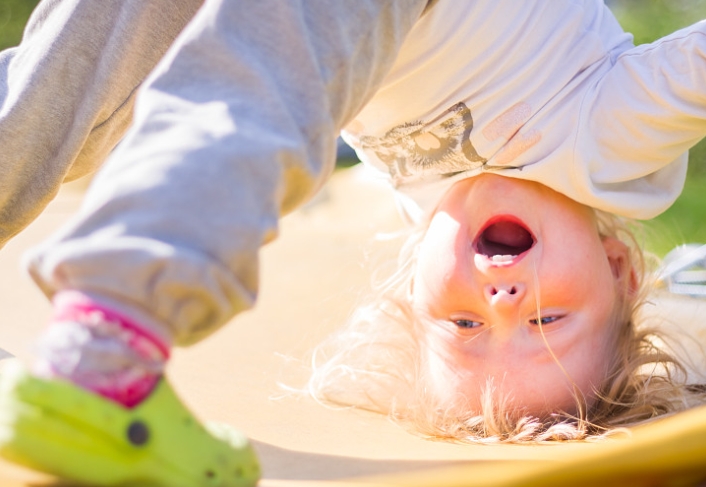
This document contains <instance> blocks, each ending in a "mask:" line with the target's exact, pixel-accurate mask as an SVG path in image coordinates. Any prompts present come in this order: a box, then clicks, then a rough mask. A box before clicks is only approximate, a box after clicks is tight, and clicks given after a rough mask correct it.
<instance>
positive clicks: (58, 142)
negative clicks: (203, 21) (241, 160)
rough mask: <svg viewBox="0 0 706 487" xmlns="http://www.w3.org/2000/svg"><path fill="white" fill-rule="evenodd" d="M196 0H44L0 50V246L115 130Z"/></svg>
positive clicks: (110, 143) (96, 159)
mask: <svg viewBox="0 0 706 487" xmlns="http://www.w3.org/2000/svg"><path fill="white" fill-rule="evenodd" d="M201 3H202V0H178V1H173V0H150V1H142V0H108V1H101V2H96V1H94V0H44V1H43V2H41V3H40V4H39V5H38V6H37V8H36V10H35V11H34V12H33V14H32V17H31V18H30V20H29V22H28V24H27V28H26V30H25V33H24V37H23V39H22V43H21V44H20V45H19V46H18V47H16V48H12V49H8V50H6V51H3V52H2V53H0V107H1V108H0V247H2V245H3V244H5V243H6V242H7V240H9V239H10V238H11V237H12V236H13V235H15V234H16V233H18V232H19V231H21V230H22V229H23V228H24V227H25V226H27V225H28V224H29V223H30V222H31V221H32V220H33V219H34V218H36V217H37V216H38V214H39V213H40V212H41V211H42V209H43V208H44V207H45V206H46V205H47V204H48V203H49V201H50V200H51V199H52V198H53V197H54V195H55V194H56V192H57V191H58V188H59V185H60V184H61V183H62V182H63V181H68V180H71V179H76V178H78V177H80V176H83V175H85V174H88V173H90V172H92V171H93V170H94V169H95V168H96V167H97V166H98V165H100V164H101V163H102V162H103V160H104V159H105V158H106V157H107V155H108V153H109V152H110V151H111V150H112V149H113V147H114V146H115V145H116V144H117V142H118V140H120V138H121V137H122V136H123V134H124V133H125V130H126V129H127V126H128V124H129V123H130V121H131V117H132V107H133V102H134V95H135V90H136V88H137V87H138V86H139V85H140V83H142V81H143V80H144V78H145V77H146V76H147V74H148V73H149V72H150V71H151V70H152V68H153V67H154V66H155V64H156V63H157V62H158V61H159V59H160V58H161V57H162V56H163V55H164V53H165V52H166V50H167V48H168V47H169V46H170V45H171V44H172V42H173V41H174V38H175V37H176V36H177V34H178V33H179V32H180V31H181V30H182V29H183V28H184V26H185V25H186V24H187V22H188V21H189V20H190V19H191V17H193V15H194V13H195V12H196V11H197V9H198V8H199V6H200V5H201Z"/></svg>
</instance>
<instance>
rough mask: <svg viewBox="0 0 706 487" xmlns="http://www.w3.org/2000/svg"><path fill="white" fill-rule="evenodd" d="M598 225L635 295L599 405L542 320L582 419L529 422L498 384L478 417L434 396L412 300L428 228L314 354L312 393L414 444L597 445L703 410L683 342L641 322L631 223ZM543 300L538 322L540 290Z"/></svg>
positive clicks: (643, 261) (619, 306)
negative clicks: (420, 440) (394, 429)
mask: <svg viewBox="0 0 706 487" xmlns="http://www.w3.org/2000/svg"><path fill="white" fill-rule="evenodd" d="M596 218H597V222H598V229H599V234H600V236H601V237H602V238H607V237H613V238H618V239H619V240H620V241H622V242H623V243H625V244H626V245H627V246H628V248H629V251H630V252H629V263H628V264H629V265H630V266H631V267H632V268H633V269H634V270H635V274H636V276H637V278H638V290H636V291H635V292H627V293H625V296H619V297H618V298H619V299H617V301H616V306H615V309H614V310H613V313H612V317H613V318H612V320H613V323H612V326H613V332H614V334H613V336H614V342H615V343H614V344H613V345H614V346H613V349H614V352H613V354H612V361H611V362H610V363H609V364H608V367H607V369H606V370H607V374H606V377H605V380H604V381H603V383H602V384H600V385H599V386H598V387H596V389H595V390H593V391H591V392H592V394H593V396H595V397H594V399H593V400H592V401H591V403H590V404H588V403H587V401H586V397H585V396H584V393H582V392H581V391H580V390H579V388H578V386H577V385H576V383H575V382H574V381H573V380H572V378H571V377H570V376H569V374H568V373H567V372H566V370H565V369H564V367H563V366H562V364H561V363H560V361H559V360H557V357H556V355H555V354H554V352H553V351H552V349H551V347H550V346H549V343H548V341H547V339H546V337H545V335H544V330H543V328H542V325H541V320H539V323H540V331H541V334H542V338H543V340H544V343H545V345H546V347H547V350H548V351H549V353H551V355H552V358H553V360H554V361H555V362H556V363H557V366H559V367H561V369H562V372H563V374H564V375H565V376H566V378H567V380H569V382H570V383H571V384H572V385H573V390H574V396H575V400H576V404H577V412H576V414H571V413H570V412H566V411H555V412H552V413H551V414H549V415H548V417H547V418H544V419H540V418H536V417H532V416H527V415H523V414H522V412H521V411H517V410H513V408H511V407H509V406H508V404H509V403H508V399H509V398H508V397H506V396H502V395H501V394H499V392H498V388H497V387H496V384H495V383H494V382H493V381H492V380H488V381H487V382H486V383H485V384H484V385H479V387H482V393H481V406H480V409H481V411H472V410H471V409H470V408H469V407H468V405H466V404H465V403H464V399H463V398H462V397H461V398H455V400H453V401H443V400H441V399H439V398H438V397H435V396H434V395H433V394H431V393H430V392H429V390H428V388H427V387H426V386H425V383H426V382H425V381H426V377H425V374H426V373H425V372H424V371H423V363H422V362H423V358H422V346H423V345H422V343H421V339H420V336H419V330H420V329H421V328H420V327H421V326H422V322H423V320H424V319H425V318H423V317H421V316H416V315H415V313H414V312H413V309H412V305H411V296H410V290H411V289H412V286H413V275H414V272H415V266H416V249H417V246H418V244H419V242H420V241H421V240H422V238H423V236H424V232H425V228H423V227H422V228H417V229H415V230H414V231H412V232H410V234H409V236H408V238H407V240H406V242H405V243H404V244H403V245H402V246H401V251H400V254H399V260H398V262H397V264H398V265H397V269H396V270H395V271H394V272H392V273H391V275H390V277H388V278H387V279H386V280H384V281H380V282H376V283H375V284H374V285H373V290H372V295H371V296H369V298H368V299H367V301H365V304H362V305H360V306H358V307H357V308H356V309H355V310H354V312H353V313H352V314H351V316H350V318H349V319H348V322H347V323H346V324H345V326H343V327H342V328H341V329H339V330H338V331H336V332H335V333H334V334H332V335H331V336H330V337H329V338H328V339H327V340H326V341H325V342H323V343H322V344H321V345H319V346H318V347H317V349H316V351H315V352H314V354H313V358H312V362H311V369H312V370H311V376H310V379H309V381H308V384H307V387H306V393H307V394H309V395H310V396H311V397H313V398H314V399H315V400H316V401H318V402H320V403H321V404H324V405H327V406H329V407H356V408H360V409H365V410H369V411H374V412H377V413H381V414H386V415H388V416H389V417H390V418H391V419H392V420H393V421H395V422H397V423H399V424H400V425H401V426H402V427H404V428H405V429H407V430H408V431H410V432H411V433H414V434H417V435H421V436H424V437H427V438H435V439H443V440H447V441H452V442H465V443H524V442H542V441H567V440H581V439H583V440H586V439H588V440H595V439H600V438H604V437H606V436H610V435H614V434H617V433H622V432H624V431H625V429H624V427H627V426H633V425H636V424H641V423H644V422H646V421H649V420H651V419H654V418H657V417H659V416H662V415H665V414H671V413H675V412H678V411H682V410H684V409H687V408H689V407H693V406H694V405H696V404H699V403H703V402H704V401H705V399H706V387H705V386H704V385H703V382H704V381H703V380H702V381H701V382H699V383H695V384H693V383H690V382H689V380H688V378H687V373H686V367H685V365H684V364H685V360H686V359H685V358H683V356H682V354H680V353H679V351H678V347H677V346H675V345H674V344H675V343H678V342H677V341H676V340H672V339H670V338H669V335H668V334H667V332H666V331H664V330H663V329H661V327H660V326H659V325H660V324H659V323H658V324H657V326H652V325H650V323H649V322H648V320H644V319H643V320H642V321H641V322H637V321H636V320H637V318H638V317H639V311H640V310H641V308H642V307H643V306H644V304H645V303H646V302H648V296H649V295H650V292H652V291H653V290H654V287H653V284H652V282H653V281H652V280H651V278H652V274H651V272H650V271H648V269H647V268H646V267H647V262H648V261H649V259H650V257H649V256H645V254H644V253H643V252H642V251H641V250H640V247H639V245H638V243H637V239H636V237H635V235H634V233H633V231H632V230H631V227H630V223H629V222H626V221H624V220H623V219H621V218H619V217H616V216H613V215H610V214H606V213H602V212H598V211H597V212H596ZM652 267H654V266H652ZM650 270H654V269H650ZM376 277H377V276H376ZM535 280H536V281H538V280H539V279H538V276H537V274H536V268H535ZM535 285H537V286H538V285H539V282H535ZM536 289H539V288H538V287H537V288H536ZM536 299H537V302H536V307H537V314H538V319H539V318H541V316H539V315H540V314H541V306H540V305H541V303H539V293H538V291H537V296H536Z"/></svg>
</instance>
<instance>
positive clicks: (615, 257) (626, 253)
mask: <svg viewBox="0 0 706 487" xmlns="http://www.w3.org/2000/svg"><path fill="white" fill-rule="evenodd" d="M603 248H604V249H605V253H606V257H608V264H609V265H610V270H611V272H612V273H613V278H614V279H615V283H616V285H617V287H618V289H620V290H621V291H622V292H623V293H624V294H623V295H624V296H628V297H629V296H634V295H635V294H637V288H638V284H637V272H635V268H634V267H633V265H632V262H631V261H630V249H629V248H628V246H627V245H625V244H624V243H623V242H621V241H620V240H618V239H617V238H615V237H605V238H604V239H603Z"/></svg>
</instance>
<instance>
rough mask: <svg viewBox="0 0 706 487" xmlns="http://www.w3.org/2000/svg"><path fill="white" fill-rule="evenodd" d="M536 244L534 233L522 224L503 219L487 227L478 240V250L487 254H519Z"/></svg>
mask: <svg viewBox="0 0 706 487" xmlns="http://www.w3.org/2000/svg"><path fill="white" fill-rule="evenodd" d="M533 244H534V239H533V238H532V235H531V234H530V233H529V232H528V231H527V230H526V229H525V228H524V227H522V226H521V225H518V224H517V223H514V222H509V221H501V222H497V223H493V224H492V225H490V226H489V227H488V228H486V229H485V230H484V231H483V233H482V234H481V236H480V239H479V241H478V252H480V253H481V254H483V255H487V256H491V257H492V256H494V255H519V254H521V253H522V252H525V251H527V250H529V249H530V248H531V247H532V245H533Z"/></svg>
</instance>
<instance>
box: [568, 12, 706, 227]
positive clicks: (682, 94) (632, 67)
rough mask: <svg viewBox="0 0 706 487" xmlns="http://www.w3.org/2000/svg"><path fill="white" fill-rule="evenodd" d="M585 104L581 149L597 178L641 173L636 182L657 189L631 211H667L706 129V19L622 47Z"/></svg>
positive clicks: (616, 179)
mask: <svg viewBox="0 0 706 487" xmlns="http://www.w3.org/2000/svg"><path fill="white" fill-rule="evenodd" d="M584 107H587V110H586V112H585V114H584V120H585V121H586V125H585V127H586V129H585V130H584V135H585V137H583V138H582V139H581V140H582V141H583V145H581V143H582V142H581V141H580V142H579V146H578V151H579V152H583V153H584V154H586V153H589V152H591V151H594V154H595V156H594V157H593V158H592V164H593V166H592V178H593V182H594V184H596V185H597V186H598V185H601V184H604V185H605V188H609V187H610V186H609V185H610V184H619V183H620V182H621V181H632V180H636V181H637V180H638V179H640V178H643V179H642V180H641V181H639V182H637V183H636V184H635V185H633V186H632V189H633V190H634V191H635V192H636V193H638V192H641V191H643V190H642V189H640V188H647V187H650V189H649V190H648V191H649V192H652V193H654V194H653V197H652V199H647V200H645V201H644V204H642V207H641V209H640V211H641V212H643V214H636V215H634V216H639V217H649V216H654V214H656V213H658V212H659V211H663V210H664V209H665V208H666V207H667V206H668V205H669V203H671V200H673V198H675V197H676V196H677V195H678V193H679V190H680V188H681V184H682V182H683V176H684V165H683V163H684V161H685V158H686V156H685V154H684V153H685V152H686V151H687V150H688V149H689V148H691V147H692V146H693V145H694V144H696V143H697V142H698V141H699V140H700V139H701V138H703V137H704V135H706V22H700V23H698V24H695V25H693V26H691V27H689V28H686V29H682V30H680V31H678V32H675V33H673V34H671V35H669V36H667V37H665V38H663V39H660V40H658V41H656V42H654V43H652V44H646V45H641V46H637V47H635V48H633V49H630V50H628V51H626V52H624V53H622V54H620V55H619V56H618V57H617V58H616V60H615V65H614V66H613V68H612V69H611V70H610V71H609V72H608V73H607V74H606V75H605V77H604V78H603V79H602V80H601V81H600V82H599V84H598V85H597V86H596V89H595V90H594V91H592V92H590V93H589V94H588V95H587V98H586V100H585V102H584ZM675 185H676V187H675ZM660 192H661V193H662V194H659V193H660ZM633 200H635V198H633Z"/></svg>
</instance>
